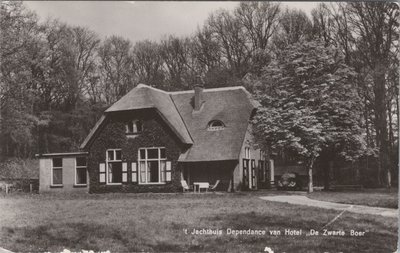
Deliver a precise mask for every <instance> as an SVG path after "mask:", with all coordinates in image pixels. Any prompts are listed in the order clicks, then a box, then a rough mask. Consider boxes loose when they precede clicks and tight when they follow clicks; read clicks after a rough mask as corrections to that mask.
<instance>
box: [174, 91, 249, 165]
mask: <svg viewBox="0 0 400 253" xmlns="http://www.w3.org/2000/svg"><path fill="white" fill-rule="evenodd" d="M171 96H172V99H173V101H174V103H175V105H176V108H177V109H178V111H179V113H180V115H181V116H182V118H183V120H184V122H185V124H186V126H187V128H188V130H189V133H190V135H191V136H192V139H193V142H194V143H193V145H192V147H191V148H190V149H189V150H188V151H187V152H186V153H184V154H182V155H181V157H180V158H179V160H180V161H186V162H191V161H193V162H194V161H216V160H236V159H238V158H239V153H240V149H241V147H242V143H243V139H244V136H245V133H246V130H247V127H248V124H249V119H250V114H251V112H252V110H253V109H254V105H253V104H252V103H251V102H252V101H251V100H250V99H249V96H248V93H247V91H246V90H245V89H244V88H243V87H228V88H220V89H204V90H203V100H204V104H203V106H202V108H201V110H199V111H196V112H194V111H193V107H192V105H191V101H192V99H193V96H194V91H185V92H175V93H172V94H171ZM212 120H219V121H222V122H223V123H224V125H225V128H224V129H223V130H220V131H209V130H207V127H208V124H209V122H210V121H212Z"/></svg>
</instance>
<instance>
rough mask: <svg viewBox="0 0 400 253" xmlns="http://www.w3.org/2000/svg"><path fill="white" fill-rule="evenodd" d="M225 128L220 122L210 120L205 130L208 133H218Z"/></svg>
mask: <svg viewBox="0 0 400 253" xmlns="http://www.w3.org/2000/svg"><path fill="white" fill-rule="evenodd" d="M224 128H225V124H224V123H223V122H222V121H220V120H211V121H210V122H208V126H207V130H208V131H218V130H223V129H224Z"/></svg>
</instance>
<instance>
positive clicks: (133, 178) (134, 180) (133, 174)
mask: <svg viewBox="0 0 400 253" xmlns="http://www.w3.org/2000/svg"><path fill="white" fill-rule="evenodd" d="M132 182H134V183H136V182H137V163H136V162H133V163H132Z"/></svg>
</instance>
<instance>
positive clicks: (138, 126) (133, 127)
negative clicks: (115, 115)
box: [125, 120, 143, 134]
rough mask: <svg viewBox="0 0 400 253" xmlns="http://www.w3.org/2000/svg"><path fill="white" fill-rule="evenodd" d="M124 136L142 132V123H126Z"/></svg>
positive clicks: (138, 121) (134, 121)
mask: <svg viewBox="0 0 400 253" xmlns="http://www.w3.org/2000/svg"><path fill="white" fill-rule="evenodd" d="M125 127H126V134H137V133H140V132H142V131H143V123H142V121H140V120H132V121H129V122H128V123H126V125H125Z"/></svg>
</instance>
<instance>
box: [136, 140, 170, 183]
mask: <svg viewBox="0 0 400 253" xmlns="http://www.w3.org/2000/svg"><path fill="white" fill-rule="evenodd" d="M148 149H158V158H151V159H148V158H147V150H148ZM161 149H165V147H146V148H139V150H138V163H137V173H138V174H139V176H138V183H139V184H141V185H151V184H166V182H167V157H166V156H165V158H161ZM140 150H145V159H142V158H141V157H140ZM148 161H158V182H149V181H148V179H147V174H148V167H147V162H148ZM161 161H165V178H164V180H165V181H160V180H161ZM141 162H144V166H145V182H142V178H141V177H142V172H141V168H140V163H141Z"/></svg>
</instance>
